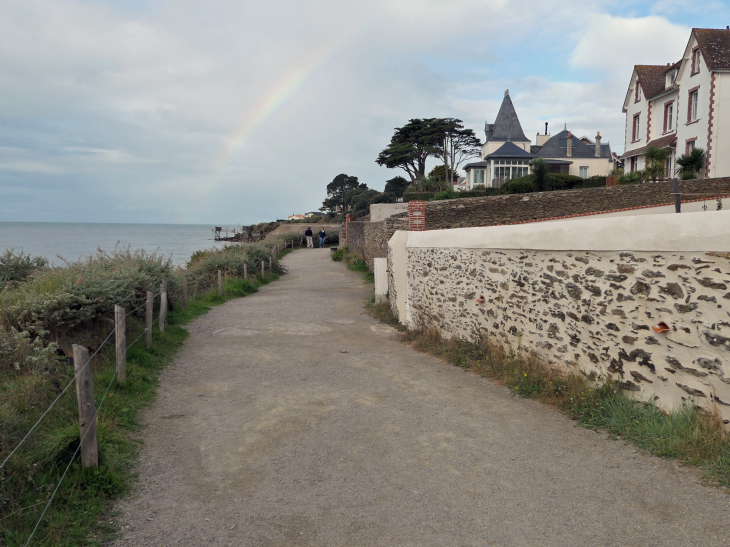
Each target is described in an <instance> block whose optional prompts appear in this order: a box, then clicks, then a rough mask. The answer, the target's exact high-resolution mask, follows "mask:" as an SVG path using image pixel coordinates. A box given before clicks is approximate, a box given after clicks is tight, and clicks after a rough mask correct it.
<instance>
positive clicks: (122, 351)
mask: <svg viewBox="0 0 730 547" xmlns="http://www.w3.org/2000/svg"><path fill="white" fill-rule="evenodd" d="M126 323H127V321H126V315H125V313H124V308H123V307H121V306H118V305H116V304H115V305H114V327H115V333H114V341H115V343H116V349H117V382H118V383H119V385H120V386H123V385H124V383H125V382H126V381H127V328H126Z"/></svg>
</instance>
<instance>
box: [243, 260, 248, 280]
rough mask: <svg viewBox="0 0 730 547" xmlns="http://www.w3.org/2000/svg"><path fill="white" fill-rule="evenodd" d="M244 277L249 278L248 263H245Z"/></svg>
mask: <svg viewBox="0 0 730 547" xmlns="http://www.w3.org/2000/svg"><path fill="white" fill-rule="evenodd" d="M243 278H244V279H248V264H246V263H245V262H244V263H243Z"/></svg>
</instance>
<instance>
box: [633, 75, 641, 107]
mask: <svg viewBox="0 0 730 547" xmlns="http://www.w3.org/2000/svg"><path fill="white" fill-rule="evenodd" d="M640 100H641V85H640V84H639V80H636V88H634V102H635V103H638V102H639V101H640Z"/></svg>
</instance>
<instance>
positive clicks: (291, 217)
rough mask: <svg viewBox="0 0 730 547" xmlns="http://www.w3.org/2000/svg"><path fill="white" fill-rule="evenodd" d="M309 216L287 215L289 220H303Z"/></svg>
mask: <svg viewBox="0 0 730 547" xmlns="http://www.w3.org/2000/svg"><path fill="white" fill-rule="evenodd" d="M305 218H307V217H306V216H305V215H289V216H288V217H286V219H287V220H302V219H305Z"/></svg>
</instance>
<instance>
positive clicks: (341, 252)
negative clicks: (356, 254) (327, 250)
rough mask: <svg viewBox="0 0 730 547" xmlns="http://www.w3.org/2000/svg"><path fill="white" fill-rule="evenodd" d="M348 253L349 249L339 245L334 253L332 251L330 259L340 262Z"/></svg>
mask: <svg viewBox="0 0 730 547" xmlns="http://www.w3.org/2000/svg"><path fill="white" fill-rule="evenodd" d="M349 253H350V249H348V248H347V247H340V248H339V249H337V250H336V251H335V252H334V253H332V260H334V261H335V262H342V259H343V258H344V257H345V256H346V255H348V254H349Z"/></svg>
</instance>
